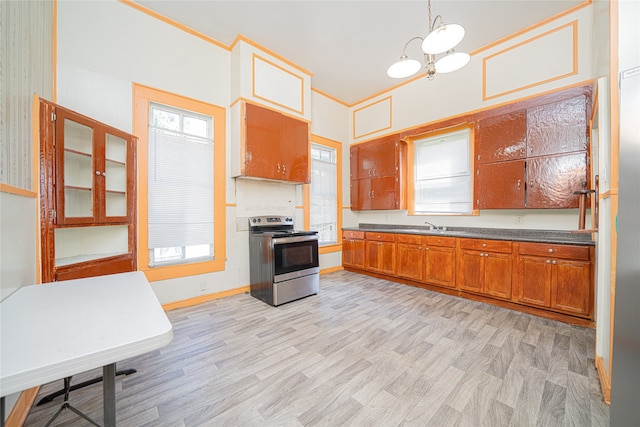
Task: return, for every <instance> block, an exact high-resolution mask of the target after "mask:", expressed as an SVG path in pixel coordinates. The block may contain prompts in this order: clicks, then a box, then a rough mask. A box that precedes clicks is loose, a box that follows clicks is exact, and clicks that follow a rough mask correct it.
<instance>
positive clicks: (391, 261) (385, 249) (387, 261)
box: [378, 242, 396, 274]
mask: <svg viewBox="0 0 640 427" xmlns="http://www.w3.org/2000/svg"><path fill="white" fill-rule="evenodd" d="M378 243H379V255H380V257H379V259H378V269H379V271H380V272H381V273H385V274H394V273H395V271H396V244H395V243H391V242H378Z"/></svg>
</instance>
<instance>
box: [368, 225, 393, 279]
mask: <svg viewBox="0 0 640 427" xmlns="http://www.w3.org/2000/svg"><path fill="white" fill-rule="evenodd" d="M395 239H396V236H395V234H392V233H369V232H368V233H365V243H364V244H365V247H364V248H365V252H364V254H365V255H364V264H365V265H364V267H365V269H367V270H371V271H375V272H378V273H382V274H395V270H396V268H395V265H396V243H395Z"/></svg>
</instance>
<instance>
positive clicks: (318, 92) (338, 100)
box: [311, 87, 355, 107]
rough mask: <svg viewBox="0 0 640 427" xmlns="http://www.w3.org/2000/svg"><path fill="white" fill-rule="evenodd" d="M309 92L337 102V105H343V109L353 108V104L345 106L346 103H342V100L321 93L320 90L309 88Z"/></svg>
mask: <svg viewBox="0 0 640 427" xmlns="http://www.w3.org/2000/svg"><path fill="white" fill-rule="evenodd" d="M311 91H312V92H315V93H317V94H318V95H322V96H324V97H325V98H329V99H330V100H332V101H335V102H337V103H338V104H342V105H344V106H345V107H353V105H355V104H353V105H349V104H347V103H346V102H344V101H342V100H340V99H338V98H336V97H335V96H331V95H329V94H328V93H326V92H323V91H321V90H320V89H316V88H313V87H312V88H311Z"/></svg>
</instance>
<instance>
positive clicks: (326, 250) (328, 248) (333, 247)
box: [318, 227, 342, 254]
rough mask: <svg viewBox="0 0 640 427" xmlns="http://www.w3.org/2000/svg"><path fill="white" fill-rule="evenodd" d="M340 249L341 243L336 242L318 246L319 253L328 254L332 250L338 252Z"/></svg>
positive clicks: (339, 228) (340, 228)
mask: <svg viewBox="0 0 640 427" xmlns="http://www.w3.org/2000/svg"><path fill="white" fill-rule="evenodd" d="M338 230H342V227H338ZM341 250H342V243H336V244H333V245H326V246H320V247H319V248H318V253H319V254H330V253H332V252H340V251H341Z"/></svg>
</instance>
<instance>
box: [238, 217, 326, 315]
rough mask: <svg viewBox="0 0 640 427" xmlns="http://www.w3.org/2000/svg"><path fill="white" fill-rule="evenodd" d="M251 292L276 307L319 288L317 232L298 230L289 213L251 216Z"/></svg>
mask: <svg viewBox="0 0 640 427" xmlns="http://www.w3.org/2000/svg"><path fill="white" fill-rule="evenodd" d="M249 258H250V275H251V283H250V289H251V295H252V296H254V297H256V298H258V299H260V300H262V301H264V302H266V303H267V304H271V305H274V306H277V305H280V304H284V303H287V302H290V301H294V300H297V299H300V298H304V297H306V296H309V295H314V294H317V293H318V291H319V289H320V277H319V273H320V267H319V264H318V232H317V231H298V230H294V228H293V218H291V217H289V216H275V215H274V216H257V217H252V218H249Z"/></svg>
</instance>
